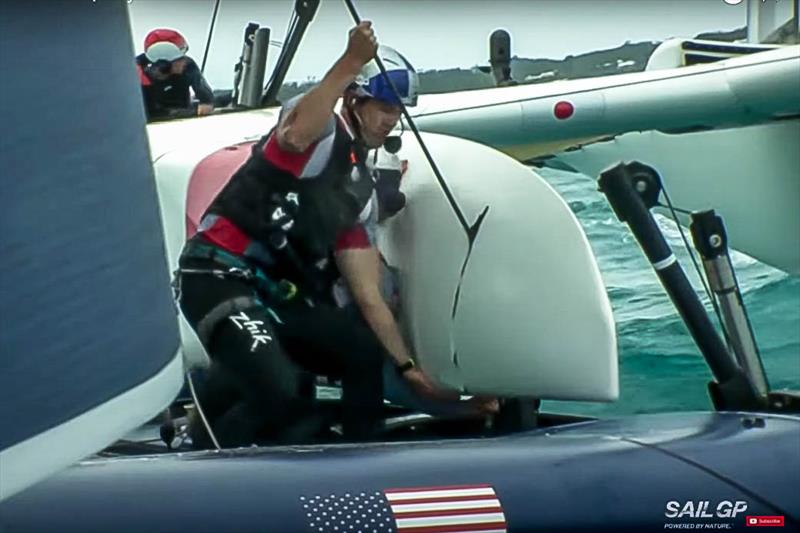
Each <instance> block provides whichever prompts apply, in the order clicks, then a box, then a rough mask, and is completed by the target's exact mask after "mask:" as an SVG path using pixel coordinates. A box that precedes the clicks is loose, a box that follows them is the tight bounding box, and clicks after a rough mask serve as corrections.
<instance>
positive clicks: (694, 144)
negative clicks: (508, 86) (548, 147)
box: [558, 120, 800, 275]
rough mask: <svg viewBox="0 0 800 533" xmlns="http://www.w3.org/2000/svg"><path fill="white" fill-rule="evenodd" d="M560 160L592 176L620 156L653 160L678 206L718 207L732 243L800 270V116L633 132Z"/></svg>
mask: <svg viewBox="0 0 800 533" xmlns="http://www.w3.org/2000/svg"><path fill="white" fill-rule="evenodd" d="M558 159H559V160H561V161H563V162H565V163H567V164H568V165H570V166H572V167H573V168H575V169H577V170H579V171H580V172H582V173H584V174H586V175H588V176H592V177H596V176H598V175H599V173H600V172H601V171H602V170H603V169H604V168H606V167H608V166H609V165H611V164H613V163H615V162H617V161H630V160H633V159H636V160H639V161H642V162H644V163H646V164H648V165H652V166H653V167H655V168H656V169H657V170H658V171H659V173H660V174H661V176H662V178H663V180H664V184H665V186H666V188H667V192H668V193H669V194H670V196H671V198H672V201H673V202H674V203H675V204H676V207H680V208H683V209H688V210H703V209H709V208H713V209H715V210H716V211H717V213H718V214H720V215H721V216H722V217H723V219H724V221H725V225H726V228H727V230H728V237H729V242H730V245H731V246H732V247H734V248H736V249H739V250H744V251H746V252H747V253H748V254H749V255H751V256H753V257H755V258H756V259H759V260H761V261H763V262H765V263H768V264H770V265H774V266H777V267H779V268H781V269H783V270H785V271H787V272H790V273H792V274H795V275H796V274H800V120H791V121H785V122H775V123H771V124H765V125H759V126H750V127H746V128H736V129H729V130H714V131H709V132H703V133H687V134H683V135H667V134H664V133H660V132H657V131H649V132H644V133H628V134H625V135H621V136H619V137H616V138H614V139H612V140H610V141H606V142H597V143H594V144H587V145H585V146H582V147H581V148H580V149H577V150H571V151H568V152H564V153H561V154H559V155H558ZM681 218H682V221H683V222H684V223H688V217H685V216H681Z"/></svg>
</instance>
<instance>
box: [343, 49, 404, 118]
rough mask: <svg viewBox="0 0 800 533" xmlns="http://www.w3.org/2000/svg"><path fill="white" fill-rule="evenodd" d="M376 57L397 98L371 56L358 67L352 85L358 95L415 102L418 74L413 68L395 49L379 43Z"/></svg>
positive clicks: (389, 101) (390, 100)
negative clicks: (398, 96)
mask: <svg viewBox="0 0 800 533" xmlns="http://www.w3.org/2000/svg"><path fill="white" fill-rule="evenodd" d="M377 56H378V57H379V58H380V60H381V62H382V63H383V66H384V68H385V69H386V74H388V75H389V78H391V80H392V82H393V83H394V86H395V87H396V88H397V92H398V93H399V94H400V100H399V101H398V99H397V96H396V95H395V93H394V91H393V90H392V87H391V85H390V84H389V83H388V82H387V81H386V78H385V77H384V76H383V74H382V73H381V70H380V68H378V63H377V62H376V61H375V60H374V59H373V60H372V61H370V62H369V63H367V64H366V65H364V66H363V67H362V68H361V72H359V73H358V77H356V79H355V82H354V83H353V85H354V86H355V92H356V95H357V96H366V97H369V98H375V99H376V100H380V101H382V102H386V103H388V104H392V105H400V102H402V103H403V104H405V105H410V106H413V105H417V92H418V90H419V76H417V71H416V70H414V67H412V66H411V64H410V63H409V62H408V61H407V60H406V58H405V57H403V56H402V55H401V54H400V53H399V52H398V51H397V50H395V49H394V48H392V47H390V46H385V45H380V46H378V53H377Z"/></svg>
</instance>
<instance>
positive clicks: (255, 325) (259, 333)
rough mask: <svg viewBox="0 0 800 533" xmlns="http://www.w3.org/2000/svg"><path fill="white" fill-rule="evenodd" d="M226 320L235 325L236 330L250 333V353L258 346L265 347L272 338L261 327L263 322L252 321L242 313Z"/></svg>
mask: <svg viewBox="0 0 800 533" xmlns="http://www.w3.org/2000/svg"><path fill="white" fill-rule="evenodd" d="M228 318H230V319H231V322H233V323H234V324H236V327H237V328H239V329H241V330H247V331H248V332H249V333H250V337H251V338H252V339H253V345H252V346H251V347H250V351H251V352H254V351H255V350H256V348H258V345H259V344H263V345H264V346H266V345H267V344H268V343H269V342H270V341H271V340H272V336H271V335H270V334H269V333H268V332H267V330H265V329H264V328H263V327H262V326H263V325H264V321H263V320H253V319H252V318H250V317H249V316H247V315H246V314H245V312H244V311H242V312H240V313H239V314H238V315H231V316H229V317H228Z"/></svg>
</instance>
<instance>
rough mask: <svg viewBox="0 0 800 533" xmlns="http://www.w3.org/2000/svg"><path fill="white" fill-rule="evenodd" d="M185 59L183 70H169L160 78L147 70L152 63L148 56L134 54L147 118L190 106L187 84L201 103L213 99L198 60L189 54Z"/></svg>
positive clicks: (212, 93)
mask: <svg viewBox="0 0 800 533" xmlns="http://www.w3.org/2000/svg"><path fill="white" fill-rule="evenodd" d="M185 59H186V60H187V65H186V69H185V70H184V71H183V73H182V74H171V75H170V76H169V77H167V78H166V79H164V80H159V79H156V78H155V77H154V76H151V75H150V74H149V73H150V71H151V69H153V68H155V67H154V65H153V64H152V63H151V62H150V60H149V59H147V56H145V55H144V54H140V55H138V56H137V57H136V67H137V70H138V71H139V82H140V83H141V87H142V97H143V98H144V108H145V112H146V113H147V117H148V118H159V117H164V116H167V115H168V114H169V111H170V110H171V109H188V108H189V107H190V106H191V97H190V95H189V88H190V87H191V88H192V90H194V94H195V96H196V97H197V99H198V100H199V101H200V103H201V104H213V103H214V92H213V91H212V90H211V87H210V86H209V85H208V83H207V82H206V80H205V78H203V75H202V74H201V73H200V68H199V67H198V66H197V63H195V62H194V60H193V59H192V58H190V57H187V58H185Z"/></svg>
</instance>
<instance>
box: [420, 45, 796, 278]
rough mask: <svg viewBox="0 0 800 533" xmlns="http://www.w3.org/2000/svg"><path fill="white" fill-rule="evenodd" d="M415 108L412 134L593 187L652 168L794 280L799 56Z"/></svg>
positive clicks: (760, 57)
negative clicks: (492, 152)
mask: <svg viewBox="0 0 800 533" xmlns="http://www.w3.org/2000/svg"><path fill="white" fill-rule="evenodd" d="M420 101H421V103H420V106H419V107H418V108H417V109H416V110H414V112H413V113H414V114H415V122H416V124H417V126H418V127H419V128H420V129H423V130H426V131H435V132H440V133H446V134H450V135H456V136H460V137H464V138H468V139H472V140H475V141H478V142H481V143H485V144H489V145H491V146H494V147H496V148H499V149H501V150H503V151H505V152H506V153H509V154H511V155H513V156H514V157H516V158H518V159H520V160H529V159H532V158H537V157H543V156H550V155H555V156H556V157H558V158H560V159H563V160H564V161H565V162H566V163H567V164H569V165H572V166H574V168H576V169H577V170H580V171H582V172H584V173H586V174H588V175H590V176H593V177H596V175H597V172H598V170H600V169H602V168H604V167H607V166H609V165H611V164H613V163H615V162H617V161H620V160H632V159H639V160H642V161H644V162H646V163H649V164H653V165H655V166H656V167H657V168H659V171H660V172H661V175H662V177H663V179H664V182H665V183H666V186H667V189H668V191H669V192H670V193H671V195H672V199H673V201H674V202H675V203H676V204H677V205H678V206H682V207H685V208H690V209H693V208H708V207H714V208H716V209H718V210H719V212H720V214H721V215H722V216H723V217H724V219H725V222H726V225H727V227H728V230H729V231H728V233H729V234H730V235H731V242H732V244H733V246H735V247H737V248H738V249H739V250H741V251H744V252H746V253H748V254H750V255H753V256H755V257H756V258H758V259H760V260H762V261H764V262H766V263H769V264H771V265H773V266H776V267H778V268H780V269H782V270H785V271H787V272H791V273H795V274H797V273H800V217H798V216H797V213H800V175H799V174H800V155H798V154H800V141H799V139H800V133H799V132H800V119H798V117H800V46H787V47H781V48H777V49H774V50H767V51H764V52H760V53H752V54H749V55H746V56H743V57H735V58H731V59H727V60H722V61H719V62H715V63H710V64H698V65H694V66H690V67H683V68H672V69H661V70H651V71H644V72H639V73H633V74H622V75H618V76H605V77H598V78H588V79H578V80H569V81H556V82H551V83H546V84H540V85H523V86H516V87H504V88H496V89H486V90H478V91H465V92H460V93H450V94H446V95H445V94H442V95H429V96H426V97H423V98H421V99H420ZM557 107H559V109H560V112H561V113H563V114H561V116H562V117H563V118H558V117H557V116H556V115H557V114H556V108H557ZM565 115H568V116H565ZM634 132H635V133H634ZM639 132H652V133H641V134H640V133H639ZM691 132H695V133H691ZM699 132H702V133H699ZM626 133H627V134H628V135H624V134H626ZM578 148H579V149H578Z"/></svg>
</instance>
